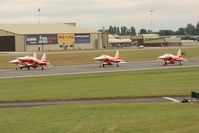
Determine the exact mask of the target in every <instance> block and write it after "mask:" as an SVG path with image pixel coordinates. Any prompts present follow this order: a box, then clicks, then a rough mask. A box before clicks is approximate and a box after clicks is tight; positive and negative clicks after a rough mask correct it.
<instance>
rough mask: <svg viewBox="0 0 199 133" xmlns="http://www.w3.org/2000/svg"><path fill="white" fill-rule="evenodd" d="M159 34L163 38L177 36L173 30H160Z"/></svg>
mask: <svg viewBox="0 0 199 133" xmlns="http://www.w3.org/2000/svg"><path fill="white" fill-rule="evenodd" d="M158 34H159V35H161V36H167V35H175V32H174V31H172V30H160V31H159V32H158Z"/></svg>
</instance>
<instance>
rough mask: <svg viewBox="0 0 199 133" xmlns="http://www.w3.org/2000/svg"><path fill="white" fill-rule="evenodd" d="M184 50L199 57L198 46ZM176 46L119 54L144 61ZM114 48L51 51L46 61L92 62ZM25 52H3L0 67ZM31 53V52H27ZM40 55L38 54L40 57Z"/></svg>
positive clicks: (191, 55) (66, 63) (131, 59)
mask: <svg viewBox="0 0 199 133" xmlns="http://www.w3.org/2000/svg"><path fill="white" fill-rule="evenodd" d="M182 50H183V51H184V52H185V58H193V57H199V52H198V51H199V48H198V47H197V48H183V49H182ZM177 51H178V48H169V49H167V48H165V49H139V50H134V49H129V50H127V49H126V50H125V51H122V50H121V51H120V56H121V58H123V59H124V60H126V61H127V62H131V61H146V60H156V59H157V57H158V56H160V55H162V54H164V53H172V54H174V55H176V53H177ZM115 52H116V50H113V51H106V52H104V51H102V52H100V51H99V52H94V51H82V52H72V51H69V52H60V53H58V52H55V53H53V52H51V53H50V54H48V53H47V56H48V61H49V62H50V63H51V65H53V66H63V65H79V64H93V63H96V62H95V61H94V60H93V58H94V57H96V56H100V55H102V54H107V55H110V56H114V55H115ZM25 55H27V54H20V55H19V54H14V55H13V54H4V55H1V56H0V68H14V67H15V65H12V64H9V63H8V61H10V60H13V59H15V58H16V57H19V56H25ZM28 55H31V54H28ZM41 56H42V55H38V57H39V58H40V57H41Z"/></svg>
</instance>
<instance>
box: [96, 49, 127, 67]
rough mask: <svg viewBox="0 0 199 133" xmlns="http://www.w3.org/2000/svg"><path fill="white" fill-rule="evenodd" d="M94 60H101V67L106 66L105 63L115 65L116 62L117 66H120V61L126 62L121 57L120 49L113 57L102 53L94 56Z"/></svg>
mask: <svg viewBox="0 0 199 133" xmlns="http://www.w3.org/2000/svg"><path fill="white" fill-rule="evenodd" d="M94 60H96V61H99V62H100V63H101V64H100V67H105V65H113V63H116V64H117V67H119V63H126V62H125V61H124V60H122V59H121V58H120V56H119V51H117V52H116V54H115V56H114V57H111V56H109V55H101V56H98V57H96V58H94Z"/></svg>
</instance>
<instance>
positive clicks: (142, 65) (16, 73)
mask: <svg viewBox="0 0 199 133" xmlns="http://www.w3.org/2000/svg"><path fill="white" fill-rule="evenodd" d="M162 64H163V62H162V61H159V60H154V61H139V62H127V63H124V64H120V67H116V65H113V66H106V67H105V68H100V67H99V64H88V65H74V66H52V67H49V68H47V69H45V70H41V68H37V69H30V70H29V71H28V70H27V69H25V68H24V69H23V70H15V69H0V78H1V79H2V78H18V77H34V76H49V75H65V74H84V73H101V72H115V71H131V70H150V69H169V68H185V67H199V58H193V59H189V60H188V61H184V62H183V65H182V66H179V65H178V64H174V65H168V66H163V65H162Z"/></svg>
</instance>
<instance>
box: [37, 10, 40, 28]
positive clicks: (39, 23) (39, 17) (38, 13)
mask: <svg viewBox="0 0 199 133" xmlns="http://www.w3.org/2000/svg"><path fill="white" fill-rule="evenodd" d="M37 11H38V18H39V24H40V11H41V9H40V8H39V9H38V10H37Z"/></svg>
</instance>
